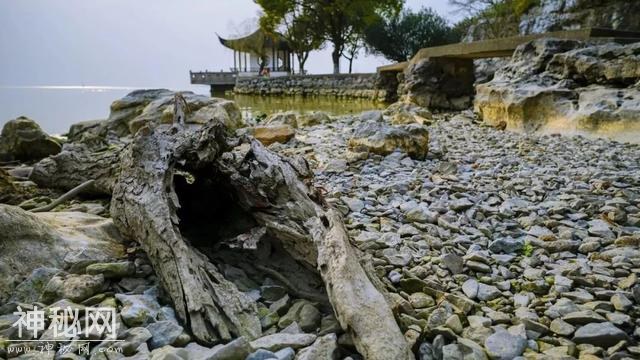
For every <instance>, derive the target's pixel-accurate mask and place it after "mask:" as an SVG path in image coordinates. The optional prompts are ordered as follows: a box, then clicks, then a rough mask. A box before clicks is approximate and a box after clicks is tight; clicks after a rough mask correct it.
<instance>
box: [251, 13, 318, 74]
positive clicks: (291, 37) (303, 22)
mask: <svg viewBox="0 0 640 360" xmlns="http://www.w3.org/2000/svg"><path fill="white" fill-rule="evenodd" d="M313 26H314V20H313V18H312V17H311V15H310V14H309V13H308V12H306V11H305V9H304V8H302V7H300V6H296V7H294V8H292V9H291V11H290V12H288V13H285V14H284V15H283V16H282V17H274V16H262V17H261V18H260V27H261V28H262V29H263V30H265V31H267V32H270V33H273V32H275V31H276V30H277V29H278V28H279V27H281V28H283V30H284V31H283V35H284V37H285V39H287V42H288V43H289V46H290V47H291V51H293V53H294V54H296V57H297V58H298V64H299V69H300V73H301V74H304V71H305V70H304V64H305V63H306V62H307V59H308V58H309V53H310V52H311V51H313V50H317V49H320V48H321V47H322V44H323V42H324V38H323V37H322V36H320V34H319V33H318V32H315V31H309V29H311V28H312V27H313Z"/></svg>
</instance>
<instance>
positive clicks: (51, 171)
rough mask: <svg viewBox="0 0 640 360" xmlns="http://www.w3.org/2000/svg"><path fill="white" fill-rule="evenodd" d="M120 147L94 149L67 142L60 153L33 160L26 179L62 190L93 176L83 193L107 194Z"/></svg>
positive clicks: (117, 168) (118, 157)
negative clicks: (34, 162)
mask: <svg viewBox="0 0 640 360" xmlns="http://www.w3.org/2000/svg"><path fill="white" fill-rule="evenodd" d="M121 150H122V147H121V146H112V147H110V148H105V149H102V150H100V151H94V150H92V149H91V148H90V147H89V146H87V145H84V144H66V145H65V146H64V147H63V149H62V151H61V152H60V153H58V154H56V155H53V156H50V157H48V158H44V159H42V160H40V161H39V162H38V163H36V164H35V165H34V167H33V171H32V172H31V175H30V176H29V180H31V181H33V182H35V183H36V184H38V185H40V186H41V187H44V188H54V189H62V190H71V189H73V188H75V187H76V186H79V185H82V184H84V183H86V182H87V181H89V180H94V182H93V183H91V186H90V187H88V188H85V189H83V192H84V193H89V194H93V195H110V194H111V191H112V190H113V183H114V181H115V180H116V179H117V177H118V172H119V167H120V152H121Z"/></svg>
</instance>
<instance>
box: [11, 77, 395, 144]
mask: <svg viewBox="0 0 640 360" xmlns="http://www.w3.org/2000/svg"><path fill="white" fill-rule="evenodd" d="M133 90H135V88H131V87H117V86H116V87H107V86H94V87H81V86H37V87H0V127H2V126H4V124H5V123H6V122H7V121H9V120H11V119H15V118H16V117H18V116H21V115H24V116H27V117H29V118H31V119H33V120H35V121H36V122H37V123H38V124H40V126H41V127H42V128H43V129H44V130H45V131H46V132H48V133H50V134H63V133H66V132H67V131H68V130H69V126H71V125H72V124H75V123H77V122H80V121H85V120H95V119H105V118H107V117H108V116H109V105H111V102H113V101H114V100H116V99H119V98H121V97H123V96H125V95H126V94H128V93H129V92H131V91H133ZM189 90H191V91H193V92H195V93H199V94H202V95H208V94H209V88H208V87H197V88H195V89H189ZM225 97H226V98H228V99H231V100H235V101H236V102H237V103H238V106H240V108H241V110H242V114H243V116H244V117H245V118H253V117H256V116H260V115H261V114H271V113H274V112H277V111H288V110H295V111H299V112H306V111H313V110H322V111H325V112H327V113H329V114H332V115H343V114H352V113H360V112H362V111H365V110H371V109H375V108H381V107H384V105H382V104H376V103H374V102H371V101H363V100H337V99H326V98H325V99H320V98H313V99H310V98H287V97H281V98H269V97H260V96H247V95H238V96H234V95H227V96H225Z"/></svg>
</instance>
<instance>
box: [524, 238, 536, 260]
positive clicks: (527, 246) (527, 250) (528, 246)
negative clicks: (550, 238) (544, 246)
mask: <svg viewBox="0 0 640 360" xmlns="http://www.w3.org/2000/svg"><path fill="white" fill-rule="evenodd" d="M533 250H534V247H533V245H531V243H530V242H528V241H527V242H525V243H524V247H523V248H522V255H524V256H526V257H530V256H531V255H533Z"/></svg>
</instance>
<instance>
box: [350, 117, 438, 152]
mask: <svg viewBox="0 0 640 360" xmlns="http://www.w3.org/2000/svg"><path fill="white" fill-rule="evenodd" d="M349 149H351V150H352V151H356V152H369V153H373V154H378V155H388V154H391V153H392V152H394V151H396V150H401V151H403V152H405V153H407V154H408V155H409V156H411V157H412V158H414V159H424V158H425V156H427V152H428V150H429V131H428V130H427V128H426V127H424V126H422V125H419V124H409V125H398V126H393V125H391V126H390V125H386V124H384V123H382V122H373V121H372V122H366V123H363V124H361V125H359V126H358V127H357V128H356V129H355V132H354V134H353V136H352V137H351V139H349Z"/></svg>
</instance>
